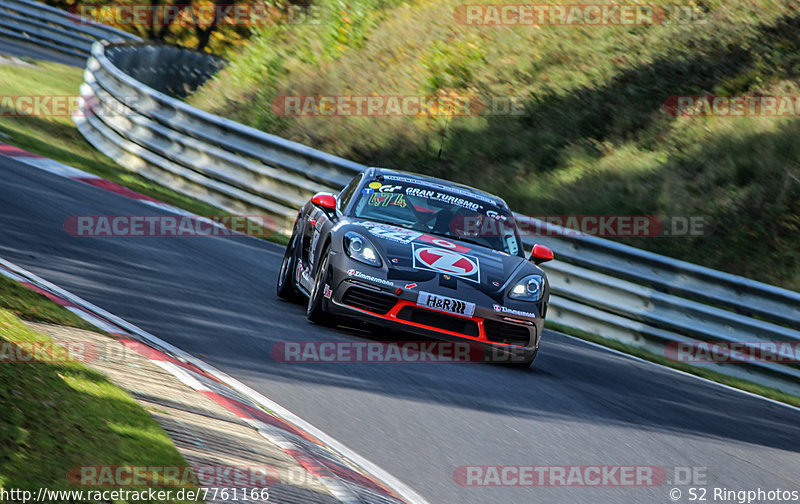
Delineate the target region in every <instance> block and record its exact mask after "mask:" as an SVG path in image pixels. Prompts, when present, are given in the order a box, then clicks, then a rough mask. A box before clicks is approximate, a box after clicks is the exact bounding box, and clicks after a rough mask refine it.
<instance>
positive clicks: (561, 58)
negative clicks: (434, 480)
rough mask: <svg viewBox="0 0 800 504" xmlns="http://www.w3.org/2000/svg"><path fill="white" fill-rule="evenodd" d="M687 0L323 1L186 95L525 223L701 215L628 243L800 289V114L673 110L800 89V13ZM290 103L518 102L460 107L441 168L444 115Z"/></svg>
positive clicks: (781, 1) (260, 36)
mask: <svg viewBox="0 0 800 504" xmlns="http://www.w3.org/2000/svg"><path fill="white" fill-rule="evenodd" d="M550 3H564V4H574V3H575V2H571V1H567V0H556V1H555V2H548V4H550ZM603 3H611V2H603ZM648 3H649V4H661V5H664V6H667V7H668V8H669V6H671V5H673V4H675V3H676V2H673V1H669V0H664V1H661V0H656V1H653V2H648ZM677 3H679V4H681V5H684V6H685V7H687V9H688V10H689V13H690V14H691V16H693V17H691V18H684V19H689V21H688V22H677V23H665V24H659V25H639V26H611V25H595V26H591V25H586V26H551V25H543V26H531V25H521V26H513V25H510V26H497V25H483V26H479V25H467V24H464V23H463V22H459V20H458V19H457V16H455V13H456V12H457V10H456V9H457V8H458V7H459V6H461V7H462V8H463V5H464V2H463V1H462V0H353V1H349V2H340V1H338V0H319V1H318V2H315V4H316V5H320V6H322V7H323V9H322V11H323V12H324V13H325V15H324V18H323V19H322V20H321V21H322V22H321V24H318V25H296V26H270V27H265V28H264V29H263V30H261V31H260V32H259V33H257V34H256V35H255V37H254V38H253V39H252V40H251V42H250V43H249V45H247V46H246V47H245V48H244V49H243V50H242V52H241V54H239V55H237V56H236V57H234V58H232V61H231V64H230V66H229V67H227V68H226V69H225V70H224V71H223V72H222V73H221V74H220V75H218V76H217V78H216V79H215V80H213V81H211V82H209V83H208V84H207V85H206V86H205V87H204V88H203V89H201V90H200V91H199V92H198V93H196V94H195V95H194V96H193V97H191V98H190V101H191V102H192V103H193V104H195V105H198V106H200V107H202V108H205V109H207V110H210V111H213V112H215V113H218V114H222V115H226V116H228V117H231V118H233V119H235V120H239V121H242V122H245V123H247V124H250V125H252V126H255V127H258V128H261V129H263V130H266V131H268V132H270V133H274V134H278V135H281V136H283V137H286V138H289V139H291V140H295V141H299V142H302V143H304V144H307V145H311V146H313V147H315V148H319V149H321V150H324V151H327V152H331V153H334V154H337V155H340V156H343V157H346V158H349V159H353V160H356V161H359V162H362V163H365V164H372V165H381V166H389V167H394V168H404V169H410V170H413V171H420V172H424V173H429V174H432V175H437V176H442V177H445V178H449V179H454V180H457V181H460V182H464V183H468V184H472V185H477V186H479V187H481V188H483V189H486V190H489V191H491V192H495V193H497V194H499V195H501V196H503V197H504V198H505V199H506V200H507V201H508V203H509V204H510V205H511V206H512V208H514V209H515V210H517V211H520V212H523V213H527V214H530V215H556V216H558V215H592V214H598V215H660V216H672V217H679V218H682V217H688V216H697V217H701V218H702V219H703V222H704V224H705V226H704V228H703V229H702V230H698V234H696V235H690V236H683V237H674V236H665V235H660V236H659V237H654V238H635V239H634V238H628V239H625V240H623V241H625V242H626V243H628V244H631V245H634V246H637V247H641V248H645V249H648V250H651V251H654V252H657V253H662V254H666V255H669V256H672V257H676V258H680V259H686V260H689V261H692V262H697V263H700V264H702V265H705V266H709V267H712V268H716V269H720V270H723V271H727V272H730V273H733V274H738V275H743V276H747V277H750V278H754V279H756V280H761V281H764V282H768V283H772V284H775V285H780V286H783V287H786V288H790V289H795V290H800V233H798V231H799V230H800V164H798V162H797V159H800V142H797V139H798V138H800V119H798V116H800V112H797V111H795V112H794V115H792V114H788V115H786V116H784V117H774V116H773V117H720V116H715V117H676V116H675V115H670V114H669V113H668V112H667V111H666V110H665V104H666V103H667V102H668V101H669V100H670V97H675V96H682V95H727V96H752V95H767V96H775V95H780V96H790V97H791V96H796V95H798V94H800V87H799V86H798V77H800V37H799V36H798V33H800V8H798V6H797V3H796V2H794V1H792V0H764V1H760V2H751V1H748V0H702V1H694V2H677ZM287 95H288V96H311V97H314V96H331V95H332V96H339V95H355V96H362V97H363V96H372V95H375V96H398V95H411V96H429V95H434V96H452V95H457V96H483V97H497V98H499V99H500V100H503V99H507V100H511V101H512V102H513V103H515V104H517V105H519V106H520V107H519V110H520V111H521V112H520V113H519V114H507V113H506V114H504V112H503V110H502V109H498V110H497V114H496V115H475V116H472V115H467V116H457V117H454V118H453V119H452V120H451V121H449V124H448V128H447V133H446V136H445V140H444V154H443V156H442V160H441V161H438V160H437V152H438V150H439V144H440V142H441V140H442V134H443V132H444V126H445V123H446V121H447V118H446V117H444V115H441V114H439V115H437V114H430V115H420V116H397V115H395V116H391V114H390V115H389V116H369V115H366V116H354V117H347V116H346V114H345V116H338V117H337V116H332V115H328V114H323V115H316V116H303V117H291V116H286V115H285V114H280V113H276V109H278V107H276V108H273V103H278V104H280V103H281V102H280V100H278V101H276V98H278V97H281V96H287ZM501 104H502V102H501Z"/></svg>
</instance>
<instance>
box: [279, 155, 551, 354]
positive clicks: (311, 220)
mask: <svg viewBox="0 0 800 504" xmlns="http://www.w3.org/2000/svg"><path fill="white" fill-rule="evenodd" d="M552 258H553V253H552V252H551V251H550V249H548V248H547V247H544V246H541V245H536V246H534V248H533V251H532V252H531V256H530V259H529V260H526V259H525V253H524V250H523V246H522V241H521V240H520V237H519V233H518V232H517V229H516V226H515V224H514V217H513V214H512V213H511V211H510V210H509V208H508V205H506V203H505V202H504V201H503V200H502V199H500V198H498V197H497V196H492V195H491V194H487V193H485V192H483V191H478V190H477V189H473V188H471V187H467V186H463V185H459V184H454V183H452V182H448V181H445V180H441V179H436V178H432V177H427V176H422V175H417V174H413V173H408V172H402V171H393V170H386V169H381V168H369V169H367V170H365V171H364V172H362V173H361V174H359V175H357V176H356V177H355V178H353V180H352V181H350V183H349V184H348V185H347V187H345V188H344V190H342V192H341V193H339V195H338V196H334V195H332V194H329V193H319V194H317V195H315V196H314V197H313V198H311V201H309V202H308V203H307V204H306V205H305V206H304V207H303V208H302V209H301V210H300V211H299V212H298V214H297V220H296V222H295V224H294V229H293V231H292V237H291V240H290V242H289V245H288V246H287V247H286V253H285V254H284V257H283V262H282V264H281V270H280V274H279V275H278V284H277V291H278V296H280V297H281V298H284V299H289V300H301V299H304V298H307V299H308V309H307V316H308V319H309V320H311V321H312V322H315V323H318V324H323V325H331V324H334V323H336V321H337V320H339V318H340V317H342V316H346V317H348V318H355V319H361V320H362V321H363V320H365V321H368V322H371V323H374V324H378V325H383V326H388V327H391V328H394V329H402V330H404V331H408V332H413V333H418V334H422V335H425V336H432V337H434V338H438V339H449V340H459V341H461V340H467V341H470V342H474V343H475V345H477V346H480V348H481V349H482V350H484V356H492V357H491V358H490V359H487V360H493V361H498V360H505V361H507V362H510V363H515V364H521V365H530V363H531V362H533V360H534V359H535V358H536V354H537V352H538V350H539V341H540V338H541V334H542V329H543V325H544V317H545V314H546V312H547V303H548V300H549V296H550V289H549V284H548V282H547V276H546V275H545V273H544V271H542V269H541V268H539V267H538V266H537V265H538V264H540V263H542V262H544V261H548V260H550V259H552Z"/></svg>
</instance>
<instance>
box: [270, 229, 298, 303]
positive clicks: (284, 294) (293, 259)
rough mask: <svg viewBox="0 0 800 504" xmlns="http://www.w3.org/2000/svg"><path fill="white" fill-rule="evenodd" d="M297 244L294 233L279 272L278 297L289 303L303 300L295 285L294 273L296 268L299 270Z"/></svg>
mask: <svg viewBox="0 0 800 504" xmlns="http://www.w3.org/2000/svg"><path fill="white" fill-rule="evenodd" d="M296 242H297V235H296V234H294V233H293V234H292V239H291V240H290V241H289V245H287V246H286V251H285V252H284V253H283V261H282V262H281V269H280V271H279V272H278V283H277V286H276V290H277V293H278V297H279V298H281V299H285V300H287V301H299V300H300V299H302V297H301V296H300V292H299V291H298V290H297V285H295V283H294V271H295V268H297V253H296V251H295V243H296Z"/></svg>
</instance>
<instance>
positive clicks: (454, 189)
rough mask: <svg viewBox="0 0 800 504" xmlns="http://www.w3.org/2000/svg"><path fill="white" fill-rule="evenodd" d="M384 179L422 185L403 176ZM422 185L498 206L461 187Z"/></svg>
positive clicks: (433, 183)
mask: <svg viewBox="0 0 800 504" xmlns="http://www.w3.org/2000/svg"><path fill="white" fill-rule="evenodd" d="M383 178H385V179H386V180H394V181H397V182H406V183H409V184H420V183H421V181H420V180H418V179H413V178H410V177H403V176H401V175H385V176H384V177H383ZM422 183H424V186H425V187H426V188H433V189H438V190H440V191H446V192H449V193H452V194H460V195H462V196H467V197H469V198H472V199H476V200H478V201H483V202H484V203H489V204H490V205H497V201H495V200H494V199H492V198H490V197H488V196H484V195H482V194H478V193H475V192H472V191H469V190H467V189H462V188H460V187H454V186H446V185H442V184H437V183H435V182H430V181H425V182H422Z"/></svg>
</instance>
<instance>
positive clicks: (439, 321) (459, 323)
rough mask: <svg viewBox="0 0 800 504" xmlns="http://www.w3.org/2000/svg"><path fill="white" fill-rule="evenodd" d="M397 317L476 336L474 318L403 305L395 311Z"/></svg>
mask: <svg viewBox="0 0 800 504" xmlns="http://www.w3.org/2000/svg"><path fill="white" fill-rule="evenodd" d="M397 318H399V319H402V320H408V321H409V322H415V323H417V324H423V325H426V326H430V327H435V328H437V329H444V330H445V331H452V332H457V333H460V334H466V335H467V336H475V337H477V336H478V324H477V323H476V322H475V321H474V320H469V319H465V318H461V317H452V316H450V315H445V314H444V313H438V312H435V311H431V310H425V309H422V308H415V307H413V306H404V307H403V308H402V309H401V310H400V311H399V312H398V313H397Z"/></svg>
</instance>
